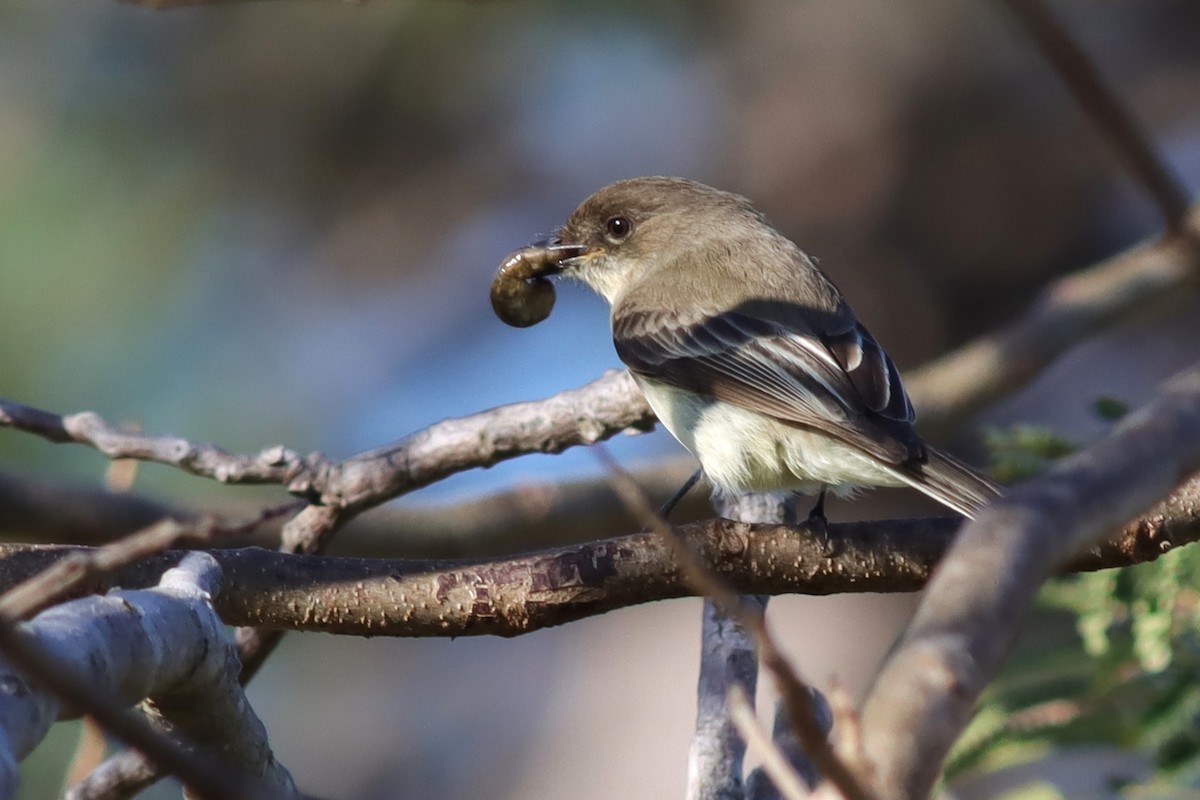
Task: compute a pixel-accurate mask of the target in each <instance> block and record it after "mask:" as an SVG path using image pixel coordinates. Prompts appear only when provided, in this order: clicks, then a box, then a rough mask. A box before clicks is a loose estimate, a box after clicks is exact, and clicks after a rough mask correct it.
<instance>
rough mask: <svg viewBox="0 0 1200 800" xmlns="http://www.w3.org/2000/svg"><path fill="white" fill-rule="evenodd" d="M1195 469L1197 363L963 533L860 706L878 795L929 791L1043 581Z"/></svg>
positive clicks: (1198, 460) (1198, 464)
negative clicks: (1105, 433) (1099, 437)
mask: <svg viewBox="0 0 1200 800" xmlns="http://www.w3.org/2000/svg"><path fill="white" fill-rule="evenodd" d="M1197 469H1200V367H1197V368H1193V369H1192V370H1190V371H1188V372H1186V373H1183V374H1182V375H1180V376H1179V377H1177V378H1175V379H1174V380H1172V381H1171V382H1170V383H1169V384H1168V385H1167V387H1166V388H1165V390H1164V392H1163V393H1162V394H1161V395H1160V396H1159V398H1158V399H1157V400H1155V401H1154V402H1153V403H1151V404H1150V405H1148V406H1146V407H1144V408H1143V409H1141V410H1140V411H1138V412H1137V413H1135V414H1133V415H1131V416H1130V417H1129V418H1127V419H1126V420H1124V421H1123V422H1122V423H1121V424H1120V425H1119V426H1118V427H1117V429H1116V430H1115V431H1114V432H1113V433H1112V434H1111V435H1109V436H1107V437H1106V438H1104V439H1103V440H1101V441H1100V442H1098V443H1097V444H1095V445H1093V446H1092V447H1090V448H1088V449H1087V450H1084V451H1082V452H1080V453H1078V454H1076V455H1074V456H1072V457H1071V458H1068V459H1066V460H1065V461H1063V462H1062V463H1060V464H1059V465H1057V466H1055V467H1054V468H1053V469H1052V470H1051V471H1050V472H1048V473H1047V474H1046V475H1044V476H1043V477H1040V478H1038V479H1036V480H1033V481H1031V482H1029V483H1027V484H1024V485H1022V486H1019V487H1016V488H1015V489H1013V490H1012V491H1010V492H1009V493H1008V494H1007V495H1005V496H1004V497H1003V498H1001V499H1000V500H998V501H996V502H994V503H993V504H992V505H991V506H989V507H988V508H986V509H985V510H984V511H983V512H982V513H981V514H980V516H979V518H978V519H976V520H974V521H973V522H971V523H970V524H968V525H967V526H966V527H965V528H964V530H963V532H962V534H961V536H960V537H959V538H958V540H957V541H956V542H955V544H954V546H953V547H952V549H951V550H950V551H949V553H948V554H947V557H946V558H945V559H944V561H943V562H942V564H941V566H940V567H939V569H938V571H937V573H936V574H935V575H934V577H933V579H932V580H931V581H930V584H929V587H928V590H927V592H926V595H925V598H924V600H923V601H922V603H921V605H920V607H919V609H918V611H917V615H916V617H915V618H914V620H913V621H912V623H911V625H910V626H909V628H908V631H907V632H906V633H905V635H904V638H903V640H902V641H901V644H900V645H899V647H898V649H897V650H896V652H895V654H894V655H893V656H892V658H891V659H889V661H888V662H887V664H886V665H885V667H884V669H883V670H882V672H881V673H880V675H879V676H878V677H877V679H876V681H875V684H874V688H873V689H872V691H871V694H870V695H869V697H868V699H867V701H866V703H865V705H864V707H863V714H862V722H863V725H862V727H863V736H864V746H865V755H866V758H867V759H868V761H869V766H868V769H869V770H870V772H869V774H871V775H872V776H873V781H874V782H875V786H876V788H877V789H878V790H879V792H880V794H881V796H883V797H885V798H917V797H925V796H926V795H927V794H928V792H929V790H930V788H931V787H932V785H933V782H934V781H935V780H936V778H937V775H938V774H939V770H940V765H941V763H942V760H943V759H944V757H945V755H946V753H947V752H948V751H949V749H950V746H951V745H952V744H953V742H954V740H955V738H956V737H957V736H958V734H959V733H960V731H961V730H962V728H963V727H964V726H965V725H966V723H967V721H968V719H969V717H970V713H971V710H972V707H973V706H974V703H975V701H976V699H977V698H978V697H979V694H980V692H982V691H983V689H984V687H985V686H986V685H987V683H988V682H989V681H990V680H991V679H992V677H993V676H994V675H995V673H996V671H997V670H998V668H999V666H1000V663H1001V661H1002V660H1003V659H1004V657H1005V656H1006V655H1007V654H1008V652H1009V650H1010V648H1011V646H1012V643H1013V641H1014V639H1015V637H1016V634H1017V631H1018V628H1019V626H1020V623H1021V621H1022V619H1023V618H1024V615H1025V611H1026V610H1027V608H1028V606H1029V604H1030V603H1031V602H1032V600H1033V598H1034V596H1035V594H1036V593H1037V590H1038V588H1039V587H1040V586H1041V584H1042V582H1043V580H1044V579H1045V578H1046V576H1047V575H1048V574H1049V573H1050V572H1051V571H1052V570H1054V569H1055V568H1056V567H1057V566H1059V565H1060V564H1062V563H1063V562H1064V561H1065V560H1067V559H1069V558H1072V557H1073V556H1075V554H1077V553H1079V552H1080V551H1084V550H1086V549H1087V548H1092V547H1094V546H1095V544H1096V543H1097V542H1098V541H1101V540H1102V538H1103V537H1104V536H1105V535H1107V534H1108V533H1109V532H1110V531H1112V530H1113V529H1114V528H1116V527H1117V526H1119V525H1121V524H1122V523H1124V522H1126V521H1127V520H1129V519H1130V518H1132V517H1133V516H1134V515H1136V514H1137V513H1139V512H1141V511H1143V510H1144V509H1146V508H1147V507H1148V506H1150V505H1151V504H1152V503H1154V502H1155V501H1156V500H1157V499H1158V498H1160V497H1162V496H1163V495H1164V494H1166V493H1167V492H1169V491H1171V489H1172V488H1173V487H1175V486H1177V485H1178V484H1179V483H1180V481H1182V480H1184V479H1185V478H1187V476H1189V475H1191V474H1193V473H1195V472H1196V471H1197ZM1195 486H1196V481H1195V480H1193V481H1192V482H1191V483H1190V484H1189V486H1188V488H1189V489H1194V487H1195ZM1193 499H1194V498H1193ZM1152 516H1153V515H1152ZM1137 527H1138V526H1137V525H1136V524H1135V525H1133V526H1127V528H1126V531H1127V532H1128V531H1129V530H1131V529H1136V528H1137Z"/></svg>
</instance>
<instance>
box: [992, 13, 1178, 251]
mask: <svg viewBox="0 0 1200 800" xmlns="http://www.w3.org/2000/svg"><path fill="white" fill-rule="evenodd" d="M1005 5H1007V6H1008V10H1009V11H1010V12H1011V13H1012V15H1013V16H1014V17H1016V19H1017V21H1018V22H1019V23H1020V24H1021V25H1022V26H1023V27H1024V29H1025V33H1026V34H1028V36H1029V38H1030V39H1032V40H1033V42H1034V44H1035V45H1036V46H1037V47H1038V49H1039V50H1041V52H1042V56H1044V57H1045V59H1046V60H1047V61H1048V62H1050V66H1051V67H1053V68H1054V70H1055V72H1057V73H1058V76H1059V77H1060V78H1062V80H1063V82H1064V83H1066V85H1067V87H1068V89H1070V91H1071V94H1072V95H1074V97H1075V101H1076V102H1077V103H1079V105H1080V107H1081V108H1082V109H1083V112H1084V113H1085V114H1086V115H1087V116H1088V117H1089V118H1091V120H1092V122H1093V123H1094V125H1095V127H1096V128H1097V129H1098V130H1099V131H1100V134H1101V135H1102V136H1104V137H1105V138H1106V139H1107V140H1108V144H1109V145H1110V146H1111V147H1112V149H1113V151H1114V152H1115V153H1116V154H1117V157H1118V158H1119V159H1120V160H1121V161H1123V162H1124V164H1125V167H1126V168H1127V169H1128V170H1129V172H1130V174H1131V175H1132V176H1133V178H1134V180H1136V181H1138V182H1139V183H1141V184H1142V186H1144V187H1145V189H1146V191H1147V192H1149V193H1150V196H1151V197H1153V198H1154V201H1155V202H1156V203H1157V204H1158V208H1159V211H1160V213H1161V214H1162V216H1163V222H1164V223H1165V224H1166V226H1167V229H1168V230H1169V231H1171V232H1172V233H1183V232H1184V230H1185V228H1186V225H1187V218H1188V204H1189V200H1188V191H1187V187H1186V186H1184V184H1183V182H1182V181H1180V180H1179V177H1178V176H1177V175H1176V174H1175V173H1174V171H1173V170H1172V169H1171V168H1170V166H1169V165H1168V164H1167V163H1166V162H1165V161H1164V160H1163V159H1162V158H1161V157H1160V155H1159V154H1158V152H1157V151H1156V149H1155V147H1154V145H1153V144H1151V142H1150V138H1149V136H1147V135H1146V132H1145V131H1144V130H1143V129H1142V127H1141V126H1140V125H1139V124H1138V123H1137V121H1136V120H1135V119H1134V118H1133V115H1132V114H1130V113H1129V110H1128V109H1127V108H1126V107H1125V106H1124V105H1123V104H1122V103H1121V100H1120V98H1118V97H1117V94H1116V92H1115V91H1113V89H1112V87H1111V86H1109V85H1108V84H1107V83H1105V81H1104V78H1103V77H1101V75H1100V71H1099V70H1098V69H1097V68H1096V65H1095V63H1094V62H1093V61H1092V60H1091V58H1089V57H1088V55H1087V53H1085V52H1084V50H1083V48H1082V47H1080V45H1079V43H1078V42H1076V41H1075V39H1074V38H1072V36H1071V34H1070V32H1069V31H1068V30H1067V29H1066V28H1065V27H1063V25H1062V23H1060V22H1059V21H1058V20H1057V19H1056V18H1055V16H1054V14H1052V13H1051V12H1050V9H1049V8H1047V7H1046V4H1045V2H1043V0H1005Z"/></svg>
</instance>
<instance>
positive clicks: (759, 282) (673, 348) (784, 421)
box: [546, 177, 999, 519]
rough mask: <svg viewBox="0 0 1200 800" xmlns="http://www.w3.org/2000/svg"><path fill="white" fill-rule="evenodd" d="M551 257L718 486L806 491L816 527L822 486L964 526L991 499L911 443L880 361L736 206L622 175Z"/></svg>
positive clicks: (822, 282)
mask: <svg viewBox="0 0 1200 800" xmlns="http://www.w3.org/2000/svg"><path fill="white" fill-rule="evenodd" d="M548 247H549V248H551V252H552V253H553V257H552V258H547V259H546V271H547V272H557V273H560V274H562V275H565V276H570V277H574V278H578V279H579V280H581V281H583V282H584V283H586V284H588V285H589V286H591V287H592V288H593V289H595V290H596V292H598V293H599V294H600V295H601V296H603V297H604V298H605V299H606V300H607V301H608V302H609V303H610V305H611V306H612V318H611V319H612V334H613V342H614V344H615V345H616V349H617V354H618V355H619V356H620V358H621V360H622V361H623V362H625V364H626V365H627V366H628V367H629V370H630V372H632V373H633V376H634V377H635V378H636V380H637V382H638V384H639V385H640V386H641V388H642V390H643V391H644V392H645V394H646V399H647V400H648V401H649V402H650V405H651V407H652V408H653V409H654V411H655V413H656V414H657V415H658V417H659V419H660V420H661V421H662V423H663V424H664V425H665V426H666V427H667V429H668V430H669V431H670V432H671V433H672V434H673V435H674V436H675V438H676V439H678V440H679V441H680V442H681V443H682V444H683V445H684V446H685V447H686V448H687V449H688V450H690V451H691V452H692V453H693V454H694V455H695V456H696V458H697V459H699V461H700V464H701V465H702V467H703V469H704V472H705V473H706V474H707V475H708V477H709V479H710V480H711V481H712V482H713V483H714V484H716V485H717V486H720V487H721V488H723V489H725V490H728V491H734V492H737V491H746V490H753V491H773V490H796V491H802V492H806V493H816V494H818V495H819V497H820V499H819V500H818V503H817V507H816V508H815V509H814V515H818V516H820V517H821V518H822V519H823V500H824V493H825V490H826V489H828V490H830V491H833V492H834V493H836V494H841V495H844V494H848V493H850V492H852V491H853V490H854V489H855V488H857V487H864V486H905V485H907V486H911V487H913V488H915V489H918V490H919V491H921V492H924V493H925V494H927V495H929V496H930V497H932V498H934V499H935V500H937V501H939V502H941V503H943V504H945V505H946V506H949V507H950V508H952V509H954V510H956V511H958V512H960V513H962V514H965V515H966V516H968V517H972V516H974V515H975V513H976V512H977V511H978V510H979V509H980V507H981V506H983V505H984V504H985V503H987V502H988V501H989V500H990V499H992V498H993V497H995V496H996V495H997V494H999V488H998V487H997V485H996V484H995V483H993V482H992V481H991V480H989V479H988V478H986V477H984V476H982V475H980V474H979V473H977V472H975V471H974V470H972V469H971V468H970V467H968V466H966V465H965V464H962V463H961V462H959V461H957V460H955V459H953V458H951V457H950V456H948V455H946V454H944V453H941V452H939V451H937V450H935V449H933V448H932V447H930V446H928V445H926V444H925V443H924V442H923V441H922V440H921V438H920V437H919V436H918V435H917V433H916V431H915V430H914V428H913V421H914V419H915V414H914V413H913V407H912V403H911V402H909V399H908V395H907V393H906V392H905V390H904V385H903V384H902V383H901V380H900V373H899V372H898V371H897V370H896V366H895V364H893V363H892V360H891V358H889V357H888V355H887V353H886V352H884V350H883V348H882V347H880V346H879V344H878V343H877V342H876V341H875V338H874V337H873V336H872V335H871V334H870V332H869V331H868V330H867V329H866V328H865V327H864V326H863V325H862V323H860V322H859V321H858V319H857V317H855V315H854V312H853V311H852V310H851V309H850V306H849V305H848V304H847V303H846V300H845V299H844V298H843V297H842V294H841V292H840V291H838V289H837V287H836V286H834V285H833V283H832V282H831V281H830V280H829V278H827V277H826V276H825V274H824V273H822V272H821V270H819V269H818V268H817V267H816V265H815V264H813V262H812V261H811V260H810V259H809V258H808V256H806V255H805V254H804V253H803V252H802V251H801V250H800V248H799V247H797V246H796V245H795V244H793V243H792V242H791V241H790V240H788V239H787V238H786V237H784V236H783V235H782V234H780V233H779V232H778V231H776V230H775V229H774V228H773V227H772V226H771V225H770V224H769V223H768V222H767V220H766V219H765V218H764V217H763V215H762V214H760V213H758V212H757V211H755V210H754V208H753V207H752V206H751V205H750V202H749V201H748V200H746V199H745V198H743V197H740V196H738V195H735V194H730V193H728V192H723V191H719V190H717V189H713V188H711V187H709V186H705V185H703V184H700V183H696V182H695V181H690V180H685V179H683V178H669V177H648V178H634V179H631V180H624V181H619V182H617V183H614V184H612V185H610V186H606V187H605V188H603V189H601V190H600V191H598V192H596V193H595V194H593V195H592V196H591V197H589V198H588V199H587V200H585V201H584V202H583V203H582V204H581V205H580V206H579V207H578V208H577V209H575V212H574V213H573V214H571V217H570V219H569V220H567V223H566V225H564V226H563V227H562V229H561V230H560V231H559V232H558V234H557V237H556V238H555V240H554V241H553V242H552V243H550V245H548ZM547 313H548V312H547Z"/></svg>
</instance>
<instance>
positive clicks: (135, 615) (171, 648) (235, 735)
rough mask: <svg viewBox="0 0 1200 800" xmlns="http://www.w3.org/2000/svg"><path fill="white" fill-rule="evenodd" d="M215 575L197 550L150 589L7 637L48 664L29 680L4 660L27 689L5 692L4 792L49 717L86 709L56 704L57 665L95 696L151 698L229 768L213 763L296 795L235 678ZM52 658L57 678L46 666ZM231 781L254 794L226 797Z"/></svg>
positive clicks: (65, 609) (57, 610) (46, 617)
mask: <svg viewBox="0 0 1200 800" xmlns="http://www.w3.org/2000/svg"><path fill="white" fill-rule="evenodd" d="M219 581H220V571H219V569H218V567H217V564H216V563H215V562H214V561H213V559H212V558H211V557H210V556H208V555H207V554H202V553H192V554H190V555H188V556H187V557H186V558H185V559H184V560H183V562H182V563H181V564H180V565H179V566H178V567H177V568H175V569H172V570H170V571H168V572H167V573H166V574H164V575H163V576H162V579H161V581H160V582H159V583H158V585H157V586H156V587H155V588H153V589H146V590H138V591H120V592H114V593H112V594H109V595H105V596H93V597H87V598H83V599H80V600H75V601H73V602H70V603H65V604H63V605H60V606H56V607H54V608H51V609H49V610H47V611H44V612H42V613H41V614H39V615H37V616H36V617H35V618H34V619H33V620H32V621H31V622H29V623H25V624H24V625H22V626H21V628H22V631H21V633H20V635H19V636H18V637H17V638H16V639H15V640H13V641H7V640H6V649H8V648H9V645H13V644H16V643H17V642H19V643H20V647H19V648H13V649H9V652H10V653H11V654H13V655H14V656H15V655H16V654H17V653H22V654H26V653H28V652H34V653H36V654H37V655H36V656H35V657H37V658H43V657H44V658H45V659H47V660H46V662H45V664H43V666H42V669H43V671H40V672H37V673H33V674H34V676H35V680H32V681H31V680H30V679H29V678H27V677H26V674H25V671H24V670H21V671H18V670H15V669H13V668H12V667H11V666H10V665H9V664H8V663H4V664H3V666H2V667H0V671H2V672H3V682H4V684H5V685H6V686H9V687H21V688H20V689H19V690H10V691H6V692H4V693H3V694H0V729H2V730H3V732H4V737H3V739H4V747H3V750H2V755H3V758H2V759H0V797H5V798H7V797H12V796H13V792H14V791H15V787H16V781H17V774H16V772H15V765H16V762H17V761H19V760H20V759H21V758H23V757H24V756H25V755H26V754H27V753H28V752H29V750H31V749H32V747H33V746H34V745H35V744H37V742H39V741H40V740H41V738H42V737H43V736H44V735H45V733H46V731H47V730H48V729H49V727H50V724H51V723H52V722H54V721H55V720H56V719H58V718H67V717H70V716H72V715H78V714H79V713H81V712H82V711H84V710H87V707H86V706H85V707H84V708H73V709H66V708H64V706H63V705H62V704H61V703H60V700H59V697H58V694H57V693H58V692H59V691H63V690H64V689H65V688H66V684H65V678H64V677H60V676H59V675H58V671H62V672H63V674H64V676H65V675H66V674H73V675H74V676H86V678H87V685H88V686H89V689H88V691H89V692H91V693H94V694H95V695H97V696H99V697H104V698H119V699H120V700H121V701H123V702H124V703H126V704H133V703H137V702H139V701H141V700H143V699H146V698H149V699H150V700H151V701H152V702H153V703H154V705H155V707H156V708H157V710H158V713H160V714H161V716H162V718H163V719H164V720H169V722H170V725H171V726H172V727H174V728H177V729H178V730H180V731H181V732H183V733H184V734H185V735H186V737H187V738H188V739H189V740H190V741H192V742H196V743H201V744H204V745H207V746H208V748H209V750H210V752H212V753H215V754H219V755H220V756H221V759H222V762H223V763H224V764H227V765H229V766H228V767H225V766H217V767H215V769H216V770H217V772H218V774H219V773H225V772H231V773H234V774H239V773H240V774H244V775H247V776H252V777H254V778H256V779H259V780H261V781H264V782H265V784H264V785H265V786H271V787H275V788H276V789H278V790H280V791H279V794H282V793H287V794H289V795H290V794H292V793H294V791H295V786H294V785H293V783H292V779H291V777H290V775H289V774H288V772H287V770H285V769H284V768H283V767H282V766H280V765H279V763H278V762H276V761H275V759H274V756H273V755H272V754H271V750H270V747H269V745H268V744H267V737H266V731H265V729H264V727H263V725H262V723H261V721H259V719H258V718H257V717H256V716H255V715H254V714H253V712H252V710H251V709H250V706H249V703H248V702H247V701H246V698H245V695H244V694H243V693H242V690H241V687H240V685H239V684H238V681H237V674H238V665H237V657H236V655H235V654H234V652H233V648H232V645H231V643H230V642H229V639H228V637H227V636H226V634H225V630H224V626H223V623H222V622H221V620H220V618H219V617H217V615H216V614H215V613H214V612H213V608H212V605H211V602H210V594H211V593H215V592H216V591H217V584H218V583H219ZM101 622H102V625H101ZM98 625H99V626H100V627H98ZM22 657H26V656H25V655H23V656H22ZM51 663H52V664H53V665H54V670H55V672H54V673H53V674H52V673H51V672H49V671H48V666H47V665H48V664H51ZM76 680H78V679H77V678H76ZM139 744H140V743H139ZM203 766H204V767H205V770H204V773H201V774H211V773H212V772H213V770H214V764H212V763H206V764H204V765H203ZM212 785H220V784H219V783H216V784H212ZM230 787H238V788H236V789H234V790H233V791H235V792H236V796H239V797H243V796H250V795H249V793H248V792H246V791H244V790H243V788H242V787H241V786H240V785H239V783H238V782H237V781H236V780H234V781H231V782H227V783H225V784H224V790H223V793H225V794H228V793H229V792H230V791H231V788H230ZM207 794H210V795H211V794H212V790H211V789H210V790H208V792H207ZM255 794H258V793H257V792H256V793H255ZM272 796H277V795H276V794H272Z"/></svg>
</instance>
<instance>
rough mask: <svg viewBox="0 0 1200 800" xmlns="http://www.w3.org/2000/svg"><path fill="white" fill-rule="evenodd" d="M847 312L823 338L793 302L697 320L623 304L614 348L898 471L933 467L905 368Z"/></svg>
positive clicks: (651, 369) (640, 368)
mask: <svg viewBox="0 0 1200 800" xmlns="http://www.w3.org/2000/svg"><path fill="white" fill-rule="evenodd" d="M839 311H842V312H844V313H839V314H837V315H834V316H832V317H826V318H824V319H822V321H821V324H820V327H824V328H826V330H824V331H819V330H817V329H816V328H817V327H818V325H815V324H814V323H813V320H812V316H813V315H812V314H811V313H806V312H805V310H804V309H803V308H801V307H799V306H796V305H791V304H785V303H773V304H753V306H747V307H745V308H741V309H738V308H735V309H733V310H729V311H724V312H721V313H718V314H713V315H710V314H699V313H698V314H695V315H694V316H692V317H691V318H687V317H680V316H679V315H677V314H674V313H666V312H661V311H647V310H641V309H637V308H627V307H622V306H620V305H618V307H617V308H616V309H614V312H613V342H614V344H615V345H616V348H617V354H618V355H619V356H620V358H621V360H622V361H624V362H625V364H626V365H628V367H629V368H630V369H631V370H632V371H633V372H634V373H636V374H638V375H641V376H644V377H646V378H650V379H653V380H657V381H662V382H664V383H667V384H670V385H673V386H676V387H678V388H681V389H687V390H690V391H693V392H698V393H701V394H708V395H712V396H714V397H716V398H718V399H720V400H724V401H726V402H729V403H733V404H735V405H738V406H742V407H744V408H747V409H750V410H752V411H757V412H759V413H761V414H765V415H767V416H770V417H773V418H775V419H777V420H780V421H782V422H785V423H788V424H794V425H800V426H803V427H807V428H813V429H816V430H819V431H821V432H823V433H827V434H829V435H831V436H833V437H835V438H837V439H840V440H842V441H844V442H846V443H848V444H851V445H853V446H856V447H859V448H861V449H863V450H865V451H866V452H868V453H870V454H872V455H874V456H876V457H877V458H880V459H882V460H883V461H885V462H888V463H892V464H902V463H906V462H913V461H921V460H923V459H924V456H925V450H924V446H923V445H922V443H921V440H920V438H919V437H917V435H916V432H915V431H914V430H913V427H912V423H913V420H914V418H915V415H914V413H913V408H912V404H911V403H910V402H909V400H908V395H907V393H906V392H905V391H904V386H903V384H902V383H901V382H900V374H899V372H898V371H897V370H896V366H895V364H893V363H892V360H891V359H890V358H889V357H888V355H887V353H885V352H884V351H883V348H881V347H880V346H879V344H878V343H877V342H876V341H875V339H874V337H872V336H871V334H870V333H869V332H868V331H867V330H866V328H864V327H863V326H862V325H860V324H859V323H858V322H857V321H856V320H855V319H854V318H853V316H852V315H851V314H850V313H849V311H848V309H845V308H844V307H843V308H842V309H839ZM829 329H832V330H829Z"/></svg>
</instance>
